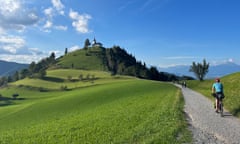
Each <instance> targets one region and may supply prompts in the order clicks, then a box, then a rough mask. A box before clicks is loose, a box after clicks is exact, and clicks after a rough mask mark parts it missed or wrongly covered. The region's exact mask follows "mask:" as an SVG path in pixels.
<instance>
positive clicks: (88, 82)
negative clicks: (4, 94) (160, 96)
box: [11, 69, 132, 91]
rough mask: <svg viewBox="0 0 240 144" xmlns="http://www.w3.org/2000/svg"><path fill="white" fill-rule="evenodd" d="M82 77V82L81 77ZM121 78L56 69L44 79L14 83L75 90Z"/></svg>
mask: <svg viewBox="0 0 240 144" xmlns="http://www.w3.org/2000/svg"><path fill="white" fill-rule="evenodd" d="M80 76H81V77H82V78H81V80H80V78H79V77H80ZM118 78H119V76H111V74H110V73H108V72H102V71H86V70H76V69H56V70H48V71H47V76H46V77H45V78H44V79H34V78H26V79H23V80H19V81H17V82H14V83H12V84H11V85H15V86H28V87H34V88H38V89H39V90H45V91H49V90H61V89H62V87H66V88H67V89H74V88H79V87H86V86H92V85H98V84H103V83H108V82H113V79H118ZM124 79H132V78H131V77H128V76H121V79H120V80H124Z"/></svg>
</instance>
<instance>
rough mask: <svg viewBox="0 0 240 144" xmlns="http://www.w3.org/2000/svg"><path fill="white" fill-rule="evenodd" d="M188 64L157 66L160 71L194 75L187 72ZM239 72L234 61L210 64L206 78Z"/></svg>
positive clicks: (238, 67) (239, 69)
mask: <svg viewBox="0 0 240 144" xmlns="http://www.w3.org/2000/svg"><path fill="white" fill-rule="evenodd" d="M189 69H190V65H189V66H186V65H181V66H172V67H167V68H161V67H160V68H158V70H159V71H161V72H168V73H172V74H175V75H178V76H183V75H184V76H191V77H195V75H194V74H193V73H192V72H189ZM235 72H240V65H238V64H235V63H231V62H228V63H224V64H219V65H210V67H209V71H208V73H207V75H206V78H215V77H222V76H225V75H228V74H231V73H235Z"/></svg>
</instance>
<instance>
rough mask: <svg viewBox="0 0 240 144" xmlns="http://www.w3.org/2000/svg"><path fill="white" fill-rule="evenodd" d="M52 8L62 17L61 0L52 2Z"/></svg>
mask: <svg viewBox="0 0 240 144" xmlns="http://www.w3.org/2000/svg"><path fill="white" fill-rule="evenodd" d="M52 4H53V7H54V8H55V9H56V10H57V11H58V12H59V14H61V15H64V11H63V9H64V5H63V4H62V2H61V0H52Z"/></svg>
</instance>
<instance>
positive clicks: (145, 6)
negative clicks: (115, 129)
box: [0, 0, 240, 67]
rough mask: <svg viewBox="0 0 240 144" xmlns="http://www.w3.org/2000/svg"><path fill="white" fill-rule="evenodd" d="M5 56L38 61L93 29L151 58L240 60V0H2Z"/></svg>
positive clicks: (168, 61) (155, 61)
mask: <svg viewBox="0 0 240 144" xmlns="http://www.w3.org/2000/svg"><path fill="white" fill-rule="evenodd" d="M0 3H1V6H0V59H1V60H7V61H14V62H19V63H31V62H32V61H39V60H40V59H42V58H45V57H47V56H49V55H50V53H51V52H55V54H56V55H57V56H61V55H63V54H64V51H65V48H68V50H70V51H71V50H76V49H79V48H82V47H83V45H84V41H85V39H87V38H89V39H90V40H93V38H94V37H95V38H96V40H97V41H98V42H101V43H102V44H103V46H104V47H106V48H110V47H112V46H113V45H118V46H120V47H122V48H124V49H126V50H127V51H128V52H129V53H131V54H133V55H134V56H135V57H136V59H137V60H139V61H142V62H145V63H146V64H148V65H154V66H159V67H167V66H174V65H191V64H192V62H193V61H195V62H202V60H203V59H206V60H207V62H210V64H220V63H225V62H234V63H237V64H240V53H239V50H240V1H239V0H228V1H227V0H121V1H114V0H42V1H40V0H31V1H30V0H0Z"/></svg>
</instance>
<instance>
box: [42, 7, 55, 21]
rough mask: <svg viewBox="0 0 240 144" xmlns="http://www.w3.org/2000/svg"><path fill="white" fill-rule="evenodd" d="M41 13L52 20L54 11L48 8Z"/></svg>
mask: <svg viewBox="0 0 240 144" xmlns="http://www.w3.org/2000/svg"><path fill="white" fill-rule="evenodd" d="M43 13H44V14H45V15H46V16H47V17H49V18H52V17H53V15H54V10H53V8H51V7H50V8H47V9H45V10H44V11H43Z"/></svg>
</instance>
